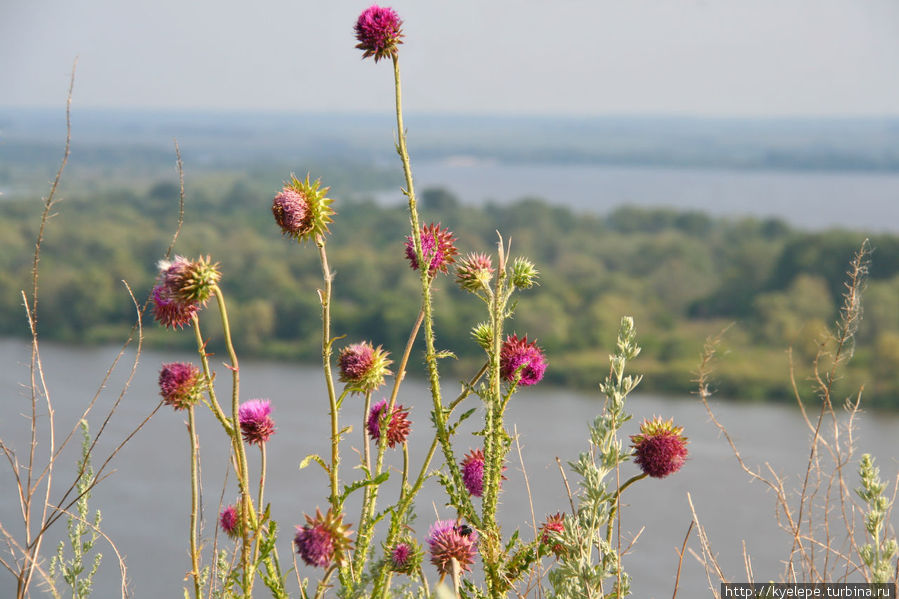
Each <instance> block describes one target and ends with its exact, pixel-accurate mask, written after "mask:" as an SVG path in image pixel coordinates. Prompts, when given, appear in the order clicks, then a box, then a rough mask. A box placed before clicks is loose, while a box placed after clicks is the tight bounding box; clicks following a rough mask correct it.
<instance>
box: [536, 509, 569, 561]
mask: <svg viewBox="0 0 899 599" xmlns="http://www.w3.org/2000/svg"><path fill="white" fill-rule="evenodd" d="M564 522H565V516H563V515H562V514H561V513H558V512H557V513H556V514H555V515H552V516H547V517H546V521H545V522H544V523H543V526H541V527H540V544H541V545H543V546H545V547H547V548H549V550H550V551H551V552H552V553H553V554H554V555H555V556H557V557H558V556H559V555H562V554H563V553H564V552H565V547H564V546H563V545H562V544H561V543H555V542H553V535H556V534H561V533H562V532H563V531H564V530H565V524H564Z"/></svg>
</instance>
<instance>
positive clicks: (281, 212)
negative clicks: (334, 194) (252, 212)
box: [272, 174, 334, 242]
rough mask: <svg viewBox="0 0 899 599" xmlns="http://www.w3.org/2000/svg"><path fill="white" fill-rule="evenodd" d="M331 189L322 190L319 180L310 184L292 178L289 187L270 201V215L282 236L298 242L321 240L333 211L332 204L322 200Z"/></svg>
mask: <svg viewBox="0 0 899 599" xmlns="http://www.w3.org/2000/svg"><path fill="white" fill-rule="evenodd" d="M330 189H331V188H330V187H321V180H320V179H319V180H316V181H314V182H313V181H310V179H309V175H308V174H307V175H306V180H305V181H303V180H300V179H297V178H296V177H295V176H291V178H290V183H288V184H287V185H285V186H284V188H283V189H282V190H281V191H280V193H278V195H276V196H275V199H274V200H273V201H272V214H273V215H274V217H275V222H276V223H278V226H279V227H281V232H282V233H283V234H284V235H287V236H288V237H293V238H294V239H296V240H297V241H304V242H305V241H309V240H310V239H315V238H316V237H319V236H324V235H325V234H327V233H328V232H329V231H328V224H329V223H330V222H332V221H331V216H333V215H334V210H333V209H332V208H331V203H332V202H333V200H332V199H331V198H328V197H325V194H327V193H328V191H329V190H330Z"/></svg>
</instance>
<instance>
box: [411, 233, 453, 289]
mask: <svg viewBox="0 0 899 599" xmlns="http://www.w3.org/2000/svg"><path fill="white" fill-rule="evenodd" d="M455 241H456V238H455V237H453V233H452V232H451V231H450V230H449V229H441V228H440V223H437V224H434V223H431V224H429V225H425V226H424V227H422V228H421V254H422V257H423V258H424V260H425V262H427V263H428V274H430V275H431V276H434V275H435V274H437V271H440V272H442V273H444V274H446V272H447V269H448V267H449V265H450V264H452V263H453V262H455V260H456V254H458V253H459V251H458V250H457V249H456V246H455V245H454V243H455ZM406 258H408V259H409V264H411V265H412V268H413V270H418V256H416V255H415V241H414V240H413V239H412V237H411V236H408V237H406Z"/></svg>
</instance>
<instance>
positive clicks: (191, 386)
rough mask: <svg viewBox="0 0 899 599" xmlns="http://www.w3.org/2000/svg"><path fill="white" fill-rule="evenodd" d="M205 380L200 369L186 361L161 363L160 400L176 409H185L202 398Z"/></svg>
mask: <svg viewBox="0 0 899 599" xmlns="http://www.w3.org/2000/svg"><path fill="white" fill-rule="evenodd" d="M205 390H206V380H205V377H204V376H203V374H202V373H201V372H200V369H199V368H197V367H196V366H194V365H193V364H190V363H188V362H171V363H169V364H163V365H162V370H160V371H159V393H160V395H162V401H163V402H164V403H165V404H166V405H168V406H171V407H173V408H175V409H176V410H186V409H187V408H189V407H191V406H193V405H196V404H197V403H198V402H199V401H201V400H202V398H203V391H205Z"/></svg>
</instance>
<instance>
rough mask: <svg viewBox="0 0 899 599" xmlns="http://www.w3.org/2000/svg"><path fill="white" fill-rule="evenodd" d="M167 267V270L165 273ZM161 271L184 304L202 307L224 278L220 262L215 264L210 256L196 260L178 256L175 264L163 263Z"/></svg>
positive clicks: (169, 286) (173, 291) (170, 287)
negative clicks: (220, 269) (188, 303)
mask: <svg viewBox="0 0 899 599" xmlns="http://www.w3.org/2000/svg"><path fill="white" fill-rule="evenodd" d="M165 265H167V268H165V270H164V271H163V266H165ZM160 271H161V274H162V276H163V277H164V278H165V284H166V286H167V287H168V288H169V289H170V290H171V291H172V293H174V294H175V295H176V296H177V297H178V298H179V299H181V300H183V301H184V302H194V303H197V304H199V305H200V306H205V305H206V302H207V301H208V300H209V298H210V296H212V293H213V290H214V289H215V285H217V284H218V282H219V279H221V278H222V274H221V273H220V272H219V269H218V262H216V263H214V264H213V263H212V259H211V258H210V257H209V256H200V257H199V258H197V259H196V260H187V259H186V258H183V257H181V256H177V257H176V258H175V260H174V261H173V262H169V263H166V262H161V263H160Z"/></svg>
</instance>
